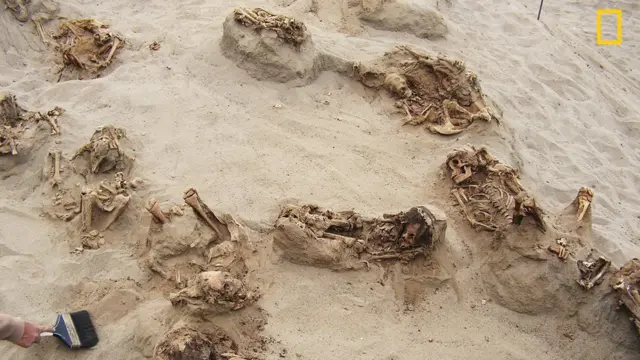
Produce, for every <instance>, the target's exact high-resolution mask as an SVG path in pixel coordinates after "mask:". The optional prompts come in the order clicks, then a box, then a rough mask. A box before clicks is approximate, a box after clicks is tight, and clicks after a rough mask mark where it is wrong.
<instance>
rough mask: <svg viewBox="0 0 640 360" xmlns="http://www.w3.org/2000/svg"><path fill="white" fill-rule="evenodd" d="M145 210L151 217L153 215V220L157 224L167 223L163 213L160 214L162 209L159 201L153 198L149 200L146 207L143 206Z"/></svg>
mask: <svg viewBox="0 0 640 360" xmlns="http://www.w3.org/2000/svg"><path fill="white" fill-rule="evenodd" d="M145 209H147V211H148V212H149V213H151V215H153V218H154V219H155V220H156V221H158V222H159V223H161V224H166V223H167V222H168V221H169V219H168V218H167V216H166V215H165V213H164V212H162V209H161V208H160V201H158V200H156V199H154V198H151V199H149V201H148V202H147V205H146V206H145Z"/></svg>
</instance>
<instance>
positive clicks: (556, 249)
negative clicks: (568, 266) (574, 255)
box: [548, 245, 569, 261]
mask: <svg viewBox="0 0 640 360" xmlns="http://www.w3.org/2000/svg"><path fill="white" fill-rule="evenodd" d="M548 249H549V251H551V252H552V253H554V254H556V255H558V258H559V259H560V260H562V261H566V260H567V258H568V257H569V251H568V250H567V248H565V247H564V246H562V245H555V246H554V245H550V246H549V248H548Z"/></svg>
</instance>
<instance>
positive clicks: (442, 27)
mask: <svg viewBox="0 0 640 360" xmlns="http://www.w3.org/2000/svg"><path fill="white" fill-rule="evenodd" d="M358 17H359V18H360V20H362V21H364V22H365V23H366V24H367V25H369V26H371V27H373V28H375V29H378V30H388V31H401V32H406V33H408V34H413V35H415V36H417V37H419V38H426V39H430V40H434V39H438V38H442V37H444V36H445V35H446V34H447V32H448V28H447V24H446V23H445V21H444V18H443V17H442V14H440V13H439V12H437V11H435V10H433V9H429V8H428V7H425V6H424V5H422V4H420V5H418V4H416V3H409V2H408V1H388V0H386V1H385V0H374V1H369V0H362V4H361V6H360V12H359V14H358Z"/></svg>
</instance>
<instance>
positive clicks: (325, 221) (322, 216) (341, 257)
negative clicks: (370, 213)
mask: <svg viewBox="0 0 640 360" xmlns="http://www.w3.org/2000/svg"><path fill="white" fill-rule="evenodd" d="M446 226H447V225H446V220H445V219H444V216H443V215H442V214H440V213H437V212H436V213H434V212H432V211H431V210H429V209H427V208H426V207H423V206H417V207H412V208H411V209H409V210H408V211H406V212H400V213H397V214H385V215H383V216H382V218H363V217H361V216H360V215H359V214H357V213H355V212H353V211H343V212H333V211H331V210H324V209H321V208H319V207H318V206H315V205H302V206H296V205H288V206H286V207H284V208H283V209H282V211H281V213H280V216H279V217H278V220H277V221H276V231H275V233H274V244H275V245H276V246H278V247H280V248H281V249H282V250H283V252H284V256H285V257H286V258H288V259H289V260H290V261H292V262H298V263H303V264H310V265H320V266H330V267H333V268H342V269H358V268H361V267H362V266H363V265H365V264H366V265H367V266H368V264H369V261H384V260H402V261H405V262H407V261H411V260H412V259H414V258H416V257H417V256H419V255H427V254H428V253H429V252H430V251H432V250H433V249H434V248H435V247H437V246H438V244H439V243H440V242H442V241H444V237H445V233H446Z"/></svg>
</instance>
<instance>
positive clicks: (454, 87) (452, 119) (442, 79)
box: [353, 45, 498, 135]
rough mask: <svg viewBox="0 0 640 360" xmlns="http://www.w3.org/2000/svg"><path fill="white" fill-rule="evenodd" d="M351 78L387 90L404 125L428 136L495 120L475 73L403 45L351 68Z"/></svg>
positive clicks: (459, 131)
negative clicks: (421, 128)
mask: <svg viewBox="0 0 640 360" xmlns="http://www.w3.org/2000/svg"><path fill="white" fill-rule="evenodd" d="M353 76H354V77H355V78H356V80H359V81H361V82H362V83H363V84H364V85H365V86H367V87H371V88H374V89H380V88H386V89H387V90H389V92H390V93H391V94H392V95H393V96H394V97H395V98H396V99H397V100H398V101H396V103H395V105H396V107H398V108H400V109H402V110H403V111H404V112H405V113H406V117H405V120H404V123H405V124H410V125H423V126H425V127H426V128H427V129H428V130H429V131H430V132H432V133H436V134H441V135H455V134H459V133H461V132H462V131H464V130H465V129H467V128H468V127H469V126H470V125H471V124H472V123H473V122H475V121H476V120H482V121H486V122H490V121H491V120H492V119H494V118H495V119H496V121H497V120H498V118H497V116H496V114H495V111H494V110H493V109H491V108H489V107H487V106H486V104H485V100H484V97H483V96H484V95H483V93H482V90H481V89H480V86H479V83H478V78H477V75H476V74H474V73H472V72H469V71H466V68H465V65H464V62H462V61H459V60H453V59H449V58H447V57H444V56H438V57H432V56H430V55H427V54H423V53H420V52H418V51H415V50H413V49H411V48H410V47H408V46H404V45H403V46H398V47H396V48H395V49H394V50H392V51H390V52H387V53H385V54H384V55H383V56H382V57H380V58H378V59H375V60H373V61H371V62H369V63H362V62H357V63H355V64H353Z"/></svg>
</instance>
